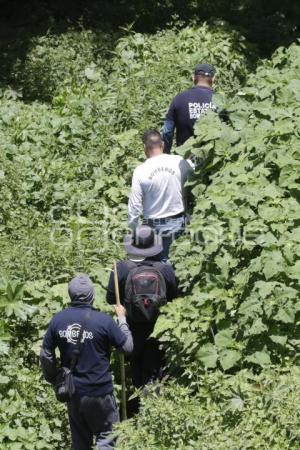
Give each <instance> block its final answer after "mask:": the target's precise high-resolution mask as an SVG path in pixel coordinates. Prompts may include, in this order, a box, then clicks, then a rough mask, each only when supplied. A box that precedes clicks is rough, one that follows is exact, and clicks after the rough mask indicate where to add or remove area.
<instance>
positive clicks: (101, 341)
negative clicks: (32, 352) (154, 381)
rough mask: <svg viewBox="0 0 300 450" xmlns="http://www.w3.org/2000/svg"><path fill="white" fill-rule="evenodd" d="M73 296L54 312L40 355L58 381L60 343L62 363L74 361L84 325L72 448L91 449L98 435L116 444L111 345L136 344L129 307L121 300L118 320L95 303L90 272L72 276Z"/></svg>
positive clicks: (72, 407)
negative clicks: (110, 361) (126, 309)
mask: <svg viewBox="0 0 300 450" xmlns="http://www.w3.org/2000/svg"><path fill="white" fill-rule="evenodd" d="M69 296H70V299H71V304H70V306H69V307H68V308H66V309H64V310H62V311H60V312H58V313H57V314H56V315H55V316H54V317H53V318H52V320H51V322H50V324H49V327H48V330H47V332H46V335H45V337H44V340H43V346H42V350H41V355H40V360H41V365H42V370H43V374H44V377H45V378H46V380H47V381H48V382H49V383H55V379H56V375H57V361H56V356H55V348H56V347H58V349H59V351H60V359H61V365H62V366H63V367H70V364H71V360H72V356H73V352H74V348H75V346H76V339H78V335H79V332H80V328H81V326H82V327H84V330H83V334H82V340H81V351H80V355H79V357H78V361H77V364H76V366H75V368H74V371H73V377H74V383H75V394H74V397H73V398H72V400H71V401H70V402H69V403H68V413H69V422H70V428H71V434H72V444H73V446H72V448H73V450H90V449H91V448H92V444H93V435H94V436H96V444H97V448H98V449H100V448H101V450H111V449H112V448H113V447H114V441H115V438H114V436H113V434H112V428H113V424H114V423H116V422H118V421H119V413H118V409H117V406H116V401H115V397H114V394H113V383H112V375H111V372H110V366H109V359H110V352H111V345H112V346H113V347H115V348H117V349H118V350H120V351H121V352H124V353H131V352H132V350H133V342H132V335H131V332H130V330H129V328H128V325H127V322H126V317H125V309H124V307H123V306H115V310H116V314H117V316H118V325H117V324H116V323H115V321H114V320H113V319H112V318H111V317H110V316H108V315H107V314H104V313H102V312H100V311H97V310H96V309H94V308H93V302H94V296H95V290H94V286H93V283H92V281H91V280H90V278H89V277H88V276H87V275H80V276H77V277H75V278H73V280H71V282H70V283H69ZM87 314H88V315H89V317H88V319H87ZM63 447H64V446H63Z"/></svg>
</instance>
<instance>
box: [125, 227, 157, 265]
mask: <svg viewBox="0 0 300 450" xmlns="http://www.w3.org/2000/svg"><path fill="white" fill-rule="evenodd" d="M124 246H125V250H126V252H127V253H128V254H130V255H134V256H142V257H144V258H147V257H151V256H156V255H158V254H159V253H161V252H162V249H163V246H162V238H161V236H160V235H158V234H156V233H155V231H154V230H153V229H152V228H150V227H148V226H147V225H140V226H138V227H136V229H135V231H134V232H133V234H130V235H128V236H125V239H124Z"/></svg>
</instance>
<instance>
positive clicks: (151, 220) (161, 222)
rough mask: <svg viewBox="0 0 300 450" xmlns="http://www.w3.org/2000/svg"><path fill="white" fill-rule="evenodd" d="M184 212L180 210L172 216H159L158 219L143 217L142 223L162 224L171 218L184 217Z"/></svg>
mask: <svg viewBox="0 0 300 450" xmlns="http://www.w3.org/2000/svg"><path fill="white" fill-rule="evenodd" d="M184 215H185V213H184V212H181V213H178V214H175V215H174V216H168V217H161V218H158V219H144V221H143V222H144V224H145V225H147V224H149V223H153V224H155V223H156V224H164V223H166V222H167V221H168V220H172V219H179V218H180V217H184Z"/></svg>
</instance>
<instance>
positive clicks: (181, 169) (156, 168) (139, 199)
mask: <svg viewBox="0 0 300 450" xmlns="http://www.w3.org/2000/svg"><path fill="white" fill-rule="evenodd" d="M191 170H192V168H191V166H190V164H189V163H188V162H187V161H186V160H185V159H183V158H182V157H181V156H178V155H168V154H165V153H163V154H161V155H158V156H153V157H151V158H148V159H147V160H146V161H145V162H144V163H143V164H141V165H140V166H138V167H137V168H136V169H135V171H134V172H133V177H132V188H131V194H130V198H129V203H128V222H129V226H133V227H134V226H136V225H137V223H138V219H139V216H140V215H141V213H142V212H143V214H144V218H145V219H161V218H164V217H170V216H175V215H176V214H179V213H181V212H184V199H183V185H184V183H185V181H186V180H187V177H188V173H189V172H190V171H191Z"/></svg>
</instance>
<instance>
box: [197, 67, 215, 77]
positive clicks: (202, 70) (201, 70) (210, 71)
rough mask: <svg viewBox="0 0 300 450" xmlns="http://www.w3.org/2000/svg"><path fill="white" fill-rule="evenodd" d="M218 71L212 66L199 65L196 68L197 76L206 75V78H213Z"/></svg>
mask: <svg viewBox="0 0 300 450" xmlns="http://www.w3.org/2000/svg"><path fill="white" fill-rule="evenodd" d="M215 72H216V70H215V68H214V66H212V65H211V64H197V66H196V67H195V72H194V74H195V75H205V76H206V77H213V76H214V74H215Z"/></svg>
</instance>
